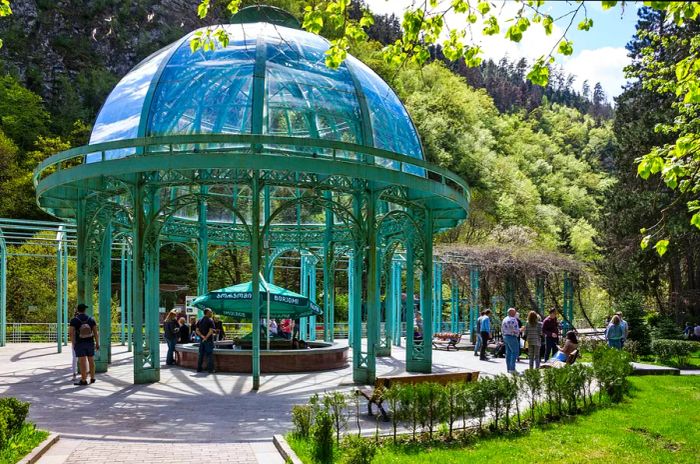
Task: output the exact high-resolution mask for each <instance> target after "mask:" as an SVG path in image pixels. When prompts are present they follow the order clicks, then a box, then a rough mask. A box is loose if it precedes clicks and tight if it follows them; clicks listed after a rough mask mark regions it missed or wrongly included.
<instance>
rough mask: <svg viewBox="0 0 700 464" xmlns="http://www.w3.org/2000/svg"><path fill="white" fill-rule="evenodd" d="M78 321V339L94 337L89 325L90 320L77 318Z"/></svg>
mask: <svg viewBox="0 0 700 464" xmlns="http://www.w3.org/2000/svg"><path fill="white" fill-rule="evenodd" d="M78 320H79V321H80V322H81V324H80V327H79V328H78V338H92V337H94V336H95V334H94V333H93V332H92V326H91V325H90V318H89V317H88V318H87V319H85V320H83V319H81V318H80V317H78Z"/></svg>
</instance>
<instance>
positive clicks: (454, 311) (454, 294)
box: [450, 279, 459, 333]
mask: <svg viewBox="0 0 700 464" xmlns="http://www.w3.org/2000/svg"><path fill="white" fill-rule="evenodd" d="M450 331H451V332H452V333H456V332H459V287H458V286H457V279H452V280H451V283H450Z"/></svg>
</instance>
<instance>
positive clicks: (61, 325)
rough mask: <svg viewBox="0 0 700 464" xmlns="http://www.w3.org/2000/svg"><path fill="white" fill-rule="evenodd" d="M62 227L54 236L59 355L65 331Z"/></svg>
mask: <svg viewBox="0 0 700 464" xmlns="http://www.w3.org/2000/svg"><path fill="white" fill-rule="evenodd" d="M62 241H63V226H60V227H59V228H58V233H57V234H56V349H57V351H58V352H59V353H60V352H61V351H63V331H64V330H65V327H66V326H65V322H66V321H65V320H63V285H64V282H63V245H62Z"/></svg>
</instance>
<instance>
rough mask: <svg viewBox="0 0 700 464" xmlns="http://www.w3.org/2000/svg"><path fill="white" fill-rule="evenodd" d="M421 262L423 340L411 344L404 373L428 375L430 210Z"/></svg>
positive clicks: (424, 224)
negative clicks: (409, 355)
mask: <svg viewBox="0 0 700 464" xmlns="http://www.w3.org/2000/svg"><path fill="white" fill-rule="evenodd" d="M424 214H425V220H424V223H423V230H421V235H422V237H423V262H422V269H421V271H422V274H421V277H422V278H421V287H422V288H421V290H422V291H421V315H422V316H423V339H422V340H421V341H420V342H419V343H414V344H413V350H412V351H413V352H412V354H411V359H410V360H409V361H407V362H406V371H408V372H422V373H429V372H431V371H432V361H433V345H432V340H433V311H434V310H433V307H432V306H433V298H432V296H433V295H432V291H431V290H432V287H433V285H432V284H433V275H432V274H433V219H432V213H431V211H430V210H426V211H425V212H424Z"/></svg>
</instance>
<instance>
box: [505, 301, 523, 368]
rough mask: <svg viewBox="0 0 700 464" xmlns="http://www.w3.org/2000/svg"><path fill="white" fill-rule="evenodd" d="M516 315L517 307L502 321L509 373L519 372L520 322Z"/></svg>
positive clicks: (510, 310) (509, 311)
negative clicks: (517, 367) (517, 369)
mask: <svg viewBox="0 0 700 464" xmlns="http://www.w3.org/2000/svg"><path fill="white" fill-rule="evenodd" d="M515 315H516V311H515V308H510V309H509V310H508V316H507V317H505V318H504V319H503V322H501V333H502V334H503V342H504V343H505V345H506V366H507V368H508V373H509V374H516V373H517V371H516V370H515V363H516V361H517V359H518V355H519V354H520V340H519V337H520V324H518V318H516V317H515Z"/></svg>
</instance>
